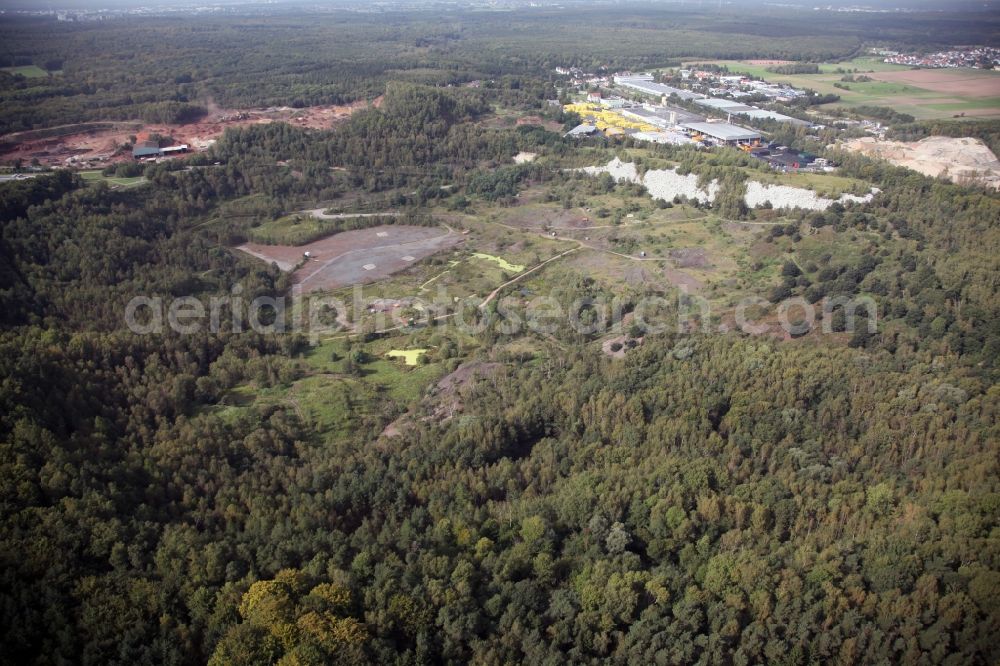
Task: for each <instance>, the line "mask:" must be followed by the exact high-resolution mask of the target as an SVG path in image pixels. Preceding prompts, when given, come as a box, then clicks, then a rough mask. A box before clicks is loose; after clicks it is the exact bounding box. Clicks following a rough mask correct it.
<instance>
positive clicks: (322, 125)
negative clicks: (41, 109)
mask: <svg viewBox="0 0 1000 666" xmlns="http://www.w3.org/2000/svg"><path fill="white" fill-rule="evenodd" d="M380 102H381V98H379V99H376V100H375V101H374V102H373V104H374V105H375V106H378V104H379V103H380ZM368 104H369V103H368V102H364V101H361V102H355V103H353V104H343V105H330V106H312V107H307V108H302V109H293V108H291V107H287V106H282V107H270V108H266V109H222V108H219V107H217V106H212V107H210V109H209V113H208V114H207V115H206V116H204V117H203V118H201V119H199V120H198V121H197V122H192V123H185V124H166V123H144V122H142V121H118V122H110V121H109V122H88V123H78V124H73V125H63V126H60V127H52V128H48V129H43V130H29V131H25V132H15V133H12V134H7V135H5V136H0V163H4V164H12V163H14V162H16V161H17V160H19V159H20V160H22V161H23V162H31V161H33V160H37V161H38V163H39V164H41V165H43V166H70V165H86V164H89V165H93V166H103V165H105V164H109V163H116V162H123V161H131V160H132V154H131V151H129V150H128V148H127V146H128V145H130V144H132V143H133V142H134V141H136V140H144V139H148V138H150V137H153V136H159V137H163V138H165V139H168V140H169V141H170V143H172V144H174V145H179V144H187V145H188V146H189V147H190V150H192V151H195V152H197V151H202V150H206V149H207V148H209V147H210V146H211V145H212V144H213V143H215V141H216V140H217V139H218V138H219V137H220V136H222V133H223V132H225V131H226V129H227V128H230V127H243V126H246V125H262V124H267V123H274V122H286V123H289V124H290V125H294V126H296V127H306V128H310V129H327V128H329V127H331V126H333V125H334V124H335V123H337V122H340V121H343V120H345V119H346V118H348V117H350V115H351V114H352V113H354V112H355V111H358V110H359V109H363V108H365V107H366V106H368Z"/></svg>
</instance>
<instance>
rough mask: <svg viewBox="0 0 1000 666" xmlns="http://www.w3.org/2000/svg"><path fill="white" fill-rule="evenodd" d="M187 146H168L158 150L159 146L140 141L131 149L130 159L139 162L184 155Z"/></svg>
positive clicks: (151, 142) (184, 144)
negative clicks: (151, 158)
mask: <svg viewBox="0 0 1000 666" xmlns="http://www.w3.org/2000/svg"><path fill="white" fill-rule="evenodd" d="M187 151H188V145H187V144H186V143H182V144H181V145H179V146H168V147H166V148H160V144H158V143H156V142H155V141H140V142H139V143H137V144H135V146H133V147H132V159H135V160H141V159H146V158H150V157H169V156H171V155H177V154H179V153H186V152H187Z"/></svg>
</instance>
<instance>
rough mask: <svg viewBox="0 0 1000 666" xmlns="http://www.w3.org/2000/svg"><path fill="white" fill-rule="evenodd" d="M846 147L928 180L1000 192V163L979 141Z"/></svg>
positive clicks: (860, 142)
mask: <svg viewBox="0 0 1000 666" xmlns="http://www.w3.org/2000/svg"><path fill="white" fill-rule="evenodd" d="M844 147H845V148H846V149H848V150H851V151H854V152H859V153H863V154H865V155H868V156H870V157H878V158H881V159H884V160H888V161H889V162H892V163H893V164H895V165H897V166H902V167H907V168H909V169H913V170H914V171H916V172H918V173H922V174H924V175H925V176H931V177H935V178H936V177H938V176H942V177H945V178H948V179H949V180H951V181H952V182H955V183H960V184H980V185H986V186H988V187H992V188H995V189H1000V160H997V156H996V155H994V154H993V151H991V150H990V149H989V148H988V147H987V146H986V144H984V143H983V142H982V141H980V140H979V139H973V138H971V137H965V138H961V139H953V138H951V137H946V136H932V137H928V138H926V139H923V140H922V141H917V142H916V143H905V142H902V141H878V140H876V139H874V138H872V137H865V138H863V139H854V140H853V141H848V142H847V143H845V144H844Z"/></svg>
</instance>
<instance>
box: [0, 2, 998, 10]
mask: <svg viewBox="0 0 1000 666" xmlns="http://www.w3.org/2000/svg"><path fill="white" fill-rule="evenodd" d="M440 4H442V3H441V2H438V1H437V0H383V1H381V2H378V3H377V5H378V7H381V8H391V7H393V6H397V7H401V8H408V9H409V8H414V7H420V6H425V7H432V6H435V5H440ZM485 4H486V3H485V2H474V1H471V0H467V1H465V2H461V3H459V4H457V5H456V4H453V3H448V5H449V7H452V8H454V9H463V8H470V9H473V8H481V7H483V6H484V5H485ZM491 4H494V3H491ZM502 4H503V5H505V6H506V7H510V8H517V7H524V8H529V7H532V8H545V7H547V6H549V7H553V8H556V7H565V6H580V5H593V6H595V7H598V6H608V5H615V6H623V5H624V6H630V5H634V6H650V5H652V6H664V5H669V6H671V7H687V8H694V9H698V8H703V9H705V10H706V11H710V10H716V11H717V10H718V8H719V7H720V6H722V7H723V8H724V9H727V10H737V11H738V10H740V9H744V8H747V9H749V8H761V7H766V8H769V9H781V8H786V9H795V10H799V9H801V10H812V9H821V10H822V9H833V10H843V9H851V8H856V9H858V10H863V9H871V10H881V11H891V10H894V9H895V10H908V11H953V12H991V11H995V10H996V8H997V2H995V1H994V0H987V1H983V0H958V1H957V2H956V1H952V2H949V1H946V0H868V1H867V2H850V1H846V0H820V1H819V2H809V1H808V0H725V1H724V2H721V3H720V2H718V1H717V0H657V1H653V0H631V1H629V2H625V3H616V2H610V1H608V0H551V1H550V2H544V0H543V1H542V2H541V3H539V1H538V0H506V2H504V3H502ZM223 6H225V7H241V6H242V7H246V8H248V9H250V8H261V7H268V8H272V9H279V8H298V9H309V8H313V9H321V8H337V7H343V8H351V7H359V6H360V7H366V8H370V7H372V4H371V3H369V2H364V1H362V0H268V1H264V0H261V1H252V2H244V1H242V0H153V1H148V0H145V1H144V0H51V1H48V2H43V3H38V2H32V0H2V1H0V11H16V12H23V11H33V12H45V11H62V10H66V11H84V10H90V11H94V10H101V9H106V10H116V9H139V8H145V9H149V10H152V11H157V10H175V9H186V8H191V9H194V8H199V7H200V8H205V7H223ZM494 6H496V5H495V4H494Z"/></svg>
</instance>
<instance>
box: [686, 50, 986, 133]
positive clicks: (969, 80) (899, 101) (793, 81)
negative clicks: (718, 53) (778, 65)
mask: <svg viewBox="0 0 1000 666" xmlns="http://www.w3.org/2000/svg"><path fill="white" fill-rule="evenodd" d="M703 62H705V61H703ZM712 64H716V65H720V66H721V65H725V66H726V67H728V68H729V69H730V70H731V71H733V72H737V73H745V74H749V75H751V76H758V77H760V78H763V79H765V80H767V81H773V82H776V83H787V84H788V85H791V86H794V87H796V88H810V89H812V90H815V91H817V92H819V93H823V94H834V95H840V98H841V99H840V102H836V103H833V104H829V105H824V106H821V107H818V108H820V109H823V108H834V107H838V106H839V107H847V108H850V107H855V106H862V105H870V106H887V107H891V108H892V109H893V110H895V111H897V112H899V113H908V114H910V115H912V116H913V117H915V118H917V119H919V120H929V119H937V118H952V117H954V116H962V115H964V116H968V117H973V116H975V117H997V116H1000V73H997V72H990V71H983V70H975V69H920V70H914V69H912V68H910V67H906V66H903V65H894V64H890V63H884V62H881V61H879V60H877V59H875V58H856V59H854V60H849V61H846V62H842V63H823V64H821V65H820V73H819V74H775V73H772V72H769V71H767V67H768V66H766V65H758V64H751V63H747V62H743V61H737V60H716V61H712ZM848 74H849V75H853V76H857V75H859V74H864V75H866V76H868V77H870V78H872V79H874V80H873V81H862V82H857V81H855V82H850V81H848V82H845V81H841V79H842V78H843V77H844V76H846V75H848ZM835 83H836V84H840V85H841V86H844V87H843V88H842V87H836V86H834V84H835Z"/></svg>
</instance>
